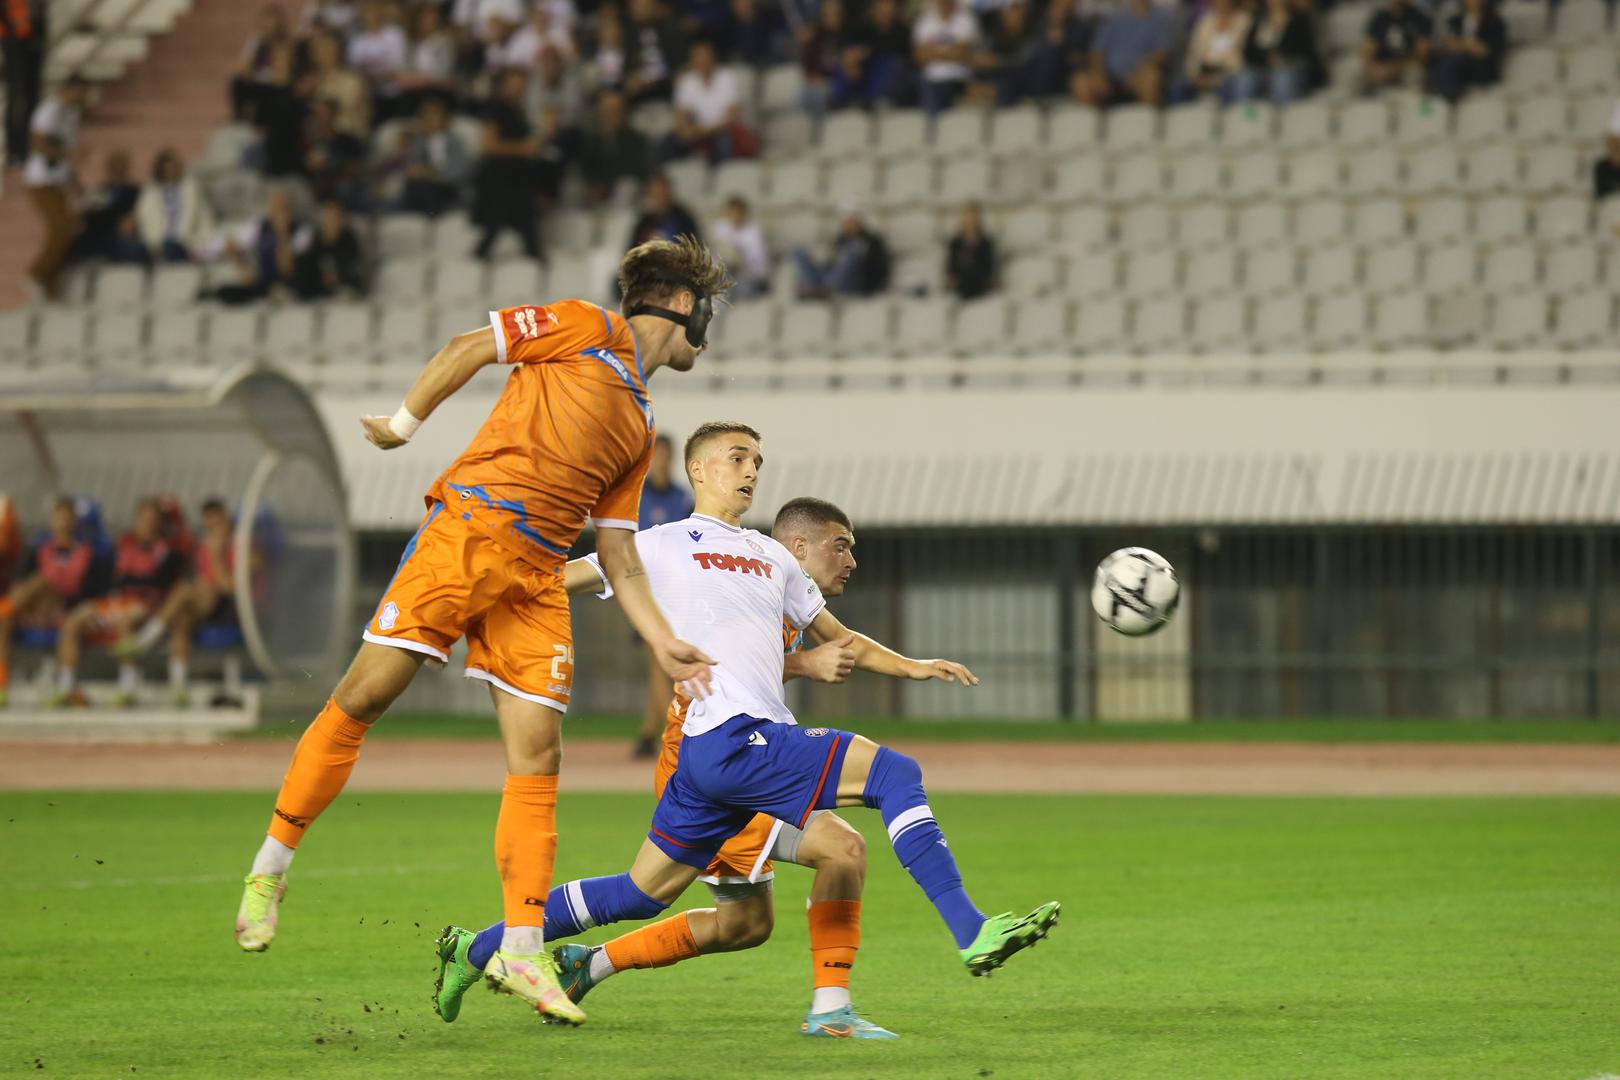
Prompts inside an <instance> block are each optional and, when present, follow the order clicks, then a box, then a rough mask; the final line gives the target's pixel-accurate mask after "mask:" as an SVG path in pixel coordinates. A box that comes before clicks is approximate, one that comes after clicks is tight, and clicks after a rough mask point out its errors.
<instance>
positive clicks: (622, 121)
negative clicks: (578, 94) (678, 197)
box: [579, 90, 655, 202]
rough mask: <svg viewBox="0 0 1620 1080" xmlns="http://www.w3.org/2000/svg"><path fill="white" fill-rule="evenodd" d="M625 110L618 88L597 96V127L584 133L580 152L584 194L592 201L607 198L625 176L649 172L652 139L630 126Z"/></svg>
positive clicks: (642, 177)
mask: <svg viewBox="0 0 1620 1080" xmlns="http://www.w3.org/2000/svg"><path fill="white" fill-rule="evenodd" d="M627 109H628V105H627V103H626V101H625V98H624V95H623V94H621V93H619V92H618V91H617V90H604V91H602V93H601V94H599V95H598V96H597V99H596V127H595V128H594V129H592V130H589V131H587V132H586V133H585V135H584V137H583V139H582V140H581V145H580V155H579V156H580V171H581V173H582V174H583V175H584V177H585V193H586V196H587V197H588V198H589V199H590V200H591V201H592V202H601V201H602V200H604V199H606V198H607V197H608V196H609V195H611V194H612V192H613V187H614V185H615V184H617V183H618V182H619V180H620V179H622V178H624V177H631V178H633V179H635V180H637V181H645V180H646V178H647V177H648V176H650V175H652V171H653V166H654V159H655V154H654V153H653V145H652V141H651V140H650V139H648V138H647V136H645V135H643V134H642V133H641V132H639V131H637V130H636V129H635V128H633V127H631V126H630V124H629V123H628V121H627V119H626V111H627Z"/></svg>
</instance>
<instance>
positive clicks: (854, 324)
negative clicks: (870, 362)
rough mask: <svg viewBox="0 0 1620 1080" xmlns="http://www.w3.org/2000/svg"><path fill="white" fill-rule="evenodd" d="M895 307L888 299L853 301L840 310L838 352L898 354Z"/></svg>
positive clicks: (844, 353) (879, 354) (867, 354)
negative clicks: (895, 347)
mask: <svg viewBox="0 0 1620 1080" xmlns="http://www.w3.org/2000/svg"><path fill="white" fill-rule="evenodd" d="M894 344H895V342H894V308H893V306H892V305H891V304H890V303H889V301H887V300H882V299H876V300H851V301H849V302H848V303H845V304H844V305H843V306H841V307H840V308H839V309H838V337H837V348H838V352H839V353H840V354H841V355H843V356H887V355H888V354H889V353H891V352H893V351H894Z"/></svg>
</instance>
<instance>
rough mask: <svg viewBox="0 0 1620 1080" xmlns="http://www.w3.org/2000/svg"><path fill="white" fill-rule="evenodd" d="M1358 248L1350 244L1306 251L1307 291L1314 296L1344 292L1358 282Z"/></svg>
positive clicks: (1305, 281)
mask: <svg viewBox="0 0 1620 1080" xmlns="http://www.w3.org/2000/svg"><path fill="white" fill-rule="evenodd" d="M1357 262H1358V256H1357V252H1356V249H1355V248H1353V247H1351V246H1350V245H1348V244H1337V245H1333V246H1330V247H1319V248H1313V249H1310V250H1308V251H1307V252H1306V253H1305V276H1304V283H1305V291H1306V292H1308V293H1310V294H1311V295H1313V296H1323V295H1327V294H1329V293H1338V292H1344V291H1346V290H1348V289H1350V288H1351V287H1353V286H1354V285H1355V284H1356V279H1357V275H1358V269H1357Z"/></svg>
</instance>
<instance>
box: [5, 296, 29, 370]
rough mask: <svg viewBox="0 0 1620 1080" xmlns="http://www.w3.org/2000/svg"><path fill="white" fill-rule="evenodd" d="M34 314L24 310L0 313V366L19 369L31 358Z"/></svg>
mask: <svg viewBox="0 0 1620 1080" xmlns="http://www.w3.org/2000/svg"><path fill="white" fill-rule="evenodd" d="M33 346H34V312H33V311H30V310H28V309H26V308H21V309H17V310H14V311H0V365H4V366H9V367H21V366H24V365H26V364H28V363H29V362H30V360H31V358H32V355H33V353H32V350H33Z"/></svg>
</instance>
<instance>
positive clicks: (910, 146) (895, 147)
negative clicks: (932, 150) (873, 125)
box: [873, 109, 928, 159]
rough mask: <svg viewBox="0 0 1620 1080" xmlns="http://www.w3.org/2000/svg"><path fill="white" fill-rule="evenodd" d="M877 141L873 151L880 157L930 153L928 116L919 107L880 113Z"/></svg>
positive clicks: (915, 155)
mask: <svg viewBox="0 0 1620 1080" xmlns="http://www.w3.org/2000/svg"><path fill="white" fill-rule="evenodd" d="M873 137H874V138H875V139H876V140H877V142H876V145H875V146H874V147H873V152H874V153H876V154H877V155H878V156H879V157H882V158H885V159H888V158H902V157H920V156H921V155H924V154H926V153H928V117H927V115H926V114H924V113H923V112H922V111H921V110H919V109H891V110H889V111H888V112H885V113H880V114H879V115H878V118H877V131H876V134H875V135H874V136H873Z"/></svg>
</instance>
